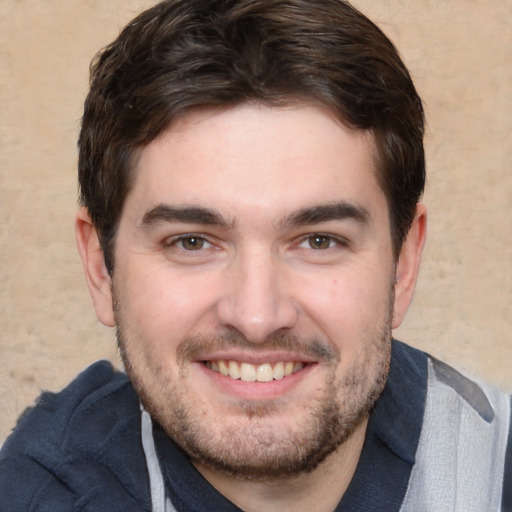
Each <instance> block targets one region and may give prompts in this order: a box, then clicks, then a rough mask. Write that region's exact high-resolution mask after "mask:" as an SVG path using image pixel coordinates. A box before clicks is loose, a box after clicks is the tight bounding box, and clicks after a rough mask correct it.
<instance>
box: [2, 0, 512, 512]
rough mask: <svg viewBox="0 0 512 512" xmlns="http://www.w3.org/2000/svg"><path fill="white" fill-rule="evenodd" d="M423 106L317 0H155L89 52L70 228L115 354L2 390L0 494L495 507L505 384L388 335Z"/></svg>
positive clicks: (89, 503) (416, 179)
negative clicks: (34, 399)
mask: <svg viewBox="0 0 512 512" xmlns="http://www.w3.org/2000/svg"><path fill="white" fill-rule="evenodd" d="M423 129H424V118H423V110H422V105H421V100H420V99H419V97H418V95H417V94H416V91H415V89H414V86H413V84H412V81H411V79H410V77H409V74H408V72H407V70H406V69H405V67H404V65H403V63H402V62H401V60H400V58H399V56H398V54H397V52H396V50H395V48H394V47H393V45H392V44H391V43H390V42H389V40H388V39H387V38H386V37H385V36H384V35H383V34H382V32H381V31H380V30H379V29H378V28H377V27H376V26H375V25H374V24H373V23H371V22H370V21H369V20H368V19H366V18H365V17H364V16H362V15H361V14H360V13H359V12H357V11H356V10H354V9H353V8H352V7H351V6H350V5H349V4H347V3H344V2H341V1H340V0H314V1H305V0H187V1H179V0H168V1H164V2H162V3H159V4H157V5H156V6H155V7H153V8H152V9H149V10H148V11H146V12H145V13H143V14H141V15H140V16H139V17H138V18H136V19H135V20H134V21H133V22H132V23H131V24H129V25H128V26H127V27H126V28H125V30H124V31H123V32H122V33H121V35H120V36H119V38H118V39H117V40H116V41H115V42H114V43H112V44H111V45H110V46H109V47H107V48H106V49H105V50H104V51H103V52H102V53H101V54H100V55H99V56H98V58H97V60H96V61H95V63H94V65H93V68H92V79H91V90H90V92H89V95H88V97H87V100H86V104H85V111H84V117H83V123H82V131H81V134H80V140H79V148H80V159H79V182H80V191H81V196H80V199H81V204H82V208H81V209H80V211H79V213H78V216H77V221H76V232H77V242H78V248H79V252H80V255H81V257H82V261H83V264H84V269H85V274H86V278H87V283H88V286H89V290H90V292H91V296H92V299H93V303H94V307H95V310H96V313H97V316H98V318H99V320H100V321H101V322H102V323H104V324H105V325H108V326H112V327H115V328H116V332H117V339H118V344H119V347H120V350H121V354H122V357H123V361H124V364H125V368H126V376H125V375H124V374H120V373H117V372H114V371H113V369H112V368H111V367H110V365H108V364H106V363H97V364H96V365H93V366H92V367H91V368H89V369H88V370H86V371H85V372H84V373H82V374H81V375H80V376H78V378H77V379H76V380H75V381H74V382H73V383H71V384H70V386H68V388H66V389H65V390H64V391H62V392H61V393H59V394H49V393H48V394H44V395H43V396H42V397H41V399H40V400H39V403H38V404H37V405H36V406H35V407H34V408H33V409H32V410H30V411H28V412H27V413H25V415H24V417H23V418H22V419H21V420H20V422H19V424H18V426H17V428H16V430H15V432H14V434H13V435H12V436H11V438H10V439H9V440H8V441H7V442H6V444H5V446H4V448H3V451H2V454H1V456H0V468H1V469H0V471H1V473H0V496H1V499H0V504H1V506H2V510H12V511H18V510H19V511H21V510H23V511H25V510H44V511H67V510H77V511H78V510H84V511H85V510H88V511H103V510H109V511H110V510H123V511H132V510H133V511H140V510H154V511H162V512H163V511H173V510H176V511H178V512H181V511H199V510H201V511H203V510H212V511H236V510H243V511H251V512H252V511H256V510H265V511H275V510H280V511H287V510H294V511H311V510H314V511H319V512H323V511H326V512H331V511H335V510H336V511H341V510H349V511H369V510H379V511H398V510H401V511H419V510H435V511H444V510H457V511H468V510H475V511H488V510H508V509H509V507H510V506H511V495H510V489H509V488H508V487H507V485H505V482H510V471H511V467H510V466H511V464H512V462H511V460H510V455H509V456H508V457H507V446H510V444H511V442H510V440H509V422H510V419H509V418H510V405H509V398H508V397H507V396H505V395H504V394H502V393H500V392H499V391H496V390H494V389H492V388H491V387H489V386H487V385H485V384H477V383H475V382H473V381H471V380H469V379H467V378H466V377H463V376H462V375H461V374H459V373H458V372H457V371H455V370H454V369H452V368H450V367H448V366H447V365H445V364H444V363H442V362H440V361H437V360H435V359H433V358H431V357H428V356H427V355H426V354H424V353H421V352H419V351H417V350H414V349H412V348H410V347H408V346H406V345H403V344H401V343H399V342H395V341H392V339H391V332H392V329H393V328H396V327H397V326H398V325H399V324H400V323H401V321H402V319H403V317H404V315H405V312H406V310H407V308H408V307H409V304H410V302H411V300H412V295H413V292H414V287H415V282H416V277H417V273H418V268H419V264H420V258H421V252H422V248H423V244H424V240H425V230H426V212H425V208H424V206H423V205H421V204H420V203H419V200H420V198H421V194H422V191H423V186H424V179H425V165H424V152H423V142H422V139H423Z"/></svg>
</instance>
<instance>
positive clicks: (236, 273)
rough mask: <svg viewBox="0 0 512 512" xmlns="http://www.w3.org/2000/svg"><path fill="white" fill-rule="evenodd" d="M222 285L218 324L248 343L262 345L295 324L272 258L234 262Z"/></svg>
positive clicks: (291, 303)
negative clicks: (242, 337) (234, 332)
mask: <svg viewBox="0 0 512 512" xmlns="http://www.w3.org/2000/svg"><path fill="white" fill-rule="evenodd" d="M224 283H225V288H224V290H223V293H222V296H221V298H220V300H219V301H218V304H217V315H218V320H219V323H220V324H221V325H222V326H224V327H229V328H234V329H236V330H237V331H239V333H241V334H242V335H243V336H244V337H245V338H246V339H247V340H248V341H250V342H252V343H261V342H264V341H265V340H266V339H268V337H269V336H270V335H271V334H273V333H274V332H276V331H278V330H280V329H290V328H292V327H293V326H294V325H295V324H296V322H297V318H298V310H297V307H296V305H295V304H294V301H293V300H292V297H291V296H290V294H289V293H288V287H287V285H286V278H285V276H284V275H283V273H282V272H280V269H279V263H278V262H276V261H274V259H273V258H272V256H265V255H263V254H261V253H259V254H258V253H256V254H252V255H246V256H245V257H240V258H238V259H237V260H236V261H235V262H234V263H233V264H232V265H230V268H229V269H226V278H225V280H224Z"/></svg>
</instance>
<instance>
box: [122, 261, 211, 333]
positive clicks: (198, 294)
mask: <svg viewBox="0 0 512 512" xmlns="http://www.w3.org/2000/svg"><path fill="white" fill-rule="evenodd" d="M138 270H139V271H137V269H132V271H131V272H130V273H127V274H126V276H127V278H125V279H124V280H123V279H120V281H121V282H122V285H121V300H122V299H123V298H127V299H128V300H124V301H123V300H122V304H121V305H122V307H123V315H124V316H125V318H128V319H129V321H130V323H131V324H132V325H134V323H135V324H136V326H137V327H136V328H137V330H138V331H140V332H142V333H146V334H147V335H151V336H152V339H155V338H158V337H161V336H159V334H160V335H162V336H164V337H168V336H169V334H170V333H174V335H175V336H183V335H186V334H187V333H188V331H189V330H190V329H192V328H193V327H194V326H195V325H197V324H198V323H200V322H201V318H202V317H204V316H205V315H206V314H207V312H208V311H210V310H211V309H212V304H214V302H215V298H214V296H215V290H216V289H217V288H218V286H217V283H216V282H215V280H213V279H207V278H205V276H190V275H185V274H183V273H180V272H176V271H175V272H171V271H170V270H169V269H165V268H156V269H152V270H151V269H150V268H148V266H144V265H142V266H141V267H139V269H138ZM130 276H131V278H130ZM134 276H137V278H134Z"/></svg>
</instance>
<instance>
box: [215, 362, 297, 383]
mask: <svg viewBox="0 0 512 512" xmlns="http://www.w3.org/2000/svg"><path fill="white" fill-rule="evenodd" d="M206 365H207V366H208V368H211V369H212V370H213V371H215V372H219V373H221V374H222V375H225V376H226V377H231V378H232V379H240V380H243V381H244V382H254V381H258V382H270V381H271V380H279V379H282V378H283V377H287V376H288V375H291V374H292V373H295V372H298V371H299V370H301V369H302V368H303V366H304V365H303V363H293V362H279V363H274V364H273V365H272V364H270V363H264V364H259V365H255V364H250V363H240V362H238V361H225V360H222V359H221V360H218V361H208V362H207V363H206Z"/></svg>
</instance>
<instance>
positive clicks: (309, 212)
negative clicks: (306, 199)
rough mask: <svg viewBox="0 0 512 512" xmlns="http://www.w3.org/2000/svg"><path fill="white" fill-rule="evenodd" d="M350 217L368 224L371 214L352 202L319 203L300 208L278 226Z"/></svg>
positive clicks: (291, 225)
mask: <svg viewBox="0 0 512 512" xmlns="http://www.w3.org/2000/svg"><path fill="white" fill-rule="evenodd" d="M346 219H352V220H355V221H357V222H358V223H360V224H364V225H369V224H370V221H371V215H370V213H369V212H368V210H367V209H366V208H364V207H362V206H359V205H357V204H354V203H347V202H345V201H339V202H335V203H328V204H319V205H314V206H310V207H306V208H301V209H300V210H297V211H296V212H293V213H292V214H291V215H290V216H287V217H286V218H285V219H284V220H283V221H282V222H280V223H279V226H283V227H300V226H307V225H309V224H318V223H321V222H328V221H331V220H346Z"/></svg>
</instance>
